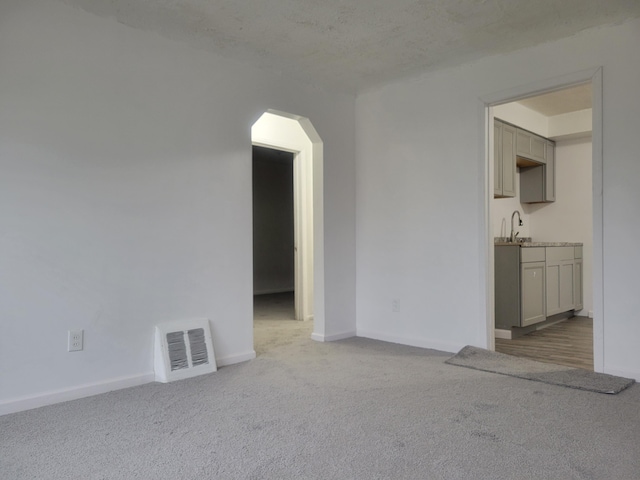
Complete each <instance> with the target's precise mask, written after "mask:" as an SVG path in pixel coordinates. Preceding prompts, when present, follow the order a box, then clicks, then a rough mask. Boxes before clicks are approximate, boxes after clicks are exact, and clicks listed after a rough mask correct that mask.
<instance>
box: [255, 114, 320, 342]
mask: <svg viewBox="0 0 640 480" xmlns="http://www.w3.org/2000/svg"><path fill="white" fill-rule="evenodd" d="M251 143H252V145H256V146H262V147H268V148H274V149H277V150H283V151H287V152H291V153H293V154H294V160H293V168H294V230H295V232H294V237H295V239H294V243H295V247H294V252H295V254H294V255H295V256H294V258H295V261H294V264H295V267H294V269H295V274H294V276H295V299H296V300H295V301H296V318H297V319H299V320H313V335H312V338H314V339H315V340H320V341H323V340H324V334H325V324H324V222H323V209H322V206H323V182H322V175H323V168H322V167H323V163H322V160H323V159H322V154H323V145H322V140H321V139H320V137H319V135H318V134H317V132H316V130H315V128H314V127H313V125H312V124H311V122H310V121H309V119H307V118H305V117H300V116H298V115H294V114H290V113H286V112H280V111H277V110H271V109H270V110H267V111H266V112H264V113H263V114H262V115H261V116H260V118H259V119H258V120H257V121H256V122H255V123H254V124H253V126H252V127H251Z"/></svg>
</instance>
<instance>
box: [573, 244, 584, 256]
mask: <svg viewBox="0 0 640 480" xmlns="http://www.w3.org/2000/svg"><path fill="white" fill-rule="evenodd" d="M573 248H574V250H573V258H582V247H573Z"/></svg>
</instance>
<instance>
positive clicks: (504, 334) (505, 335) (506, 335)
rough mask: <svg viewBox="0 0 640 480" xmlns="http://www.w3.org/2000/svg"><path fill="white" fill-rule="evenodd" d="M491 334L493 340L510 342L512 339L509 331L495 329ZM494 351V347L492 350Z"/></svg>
mask: <svg viewBox="0 0 640 480" xmlns="http://www.w3.org/2000/svg"><path fill="white" fill-rule="evenodd" d="M493 332H494V336H495V338H501V339H503V340H511V339H512V338H513V333H512V332H511V330H502V329H500V328H496V329H494V331H493ZM494 343H495V342H494ZM494 349H495V347H494V348H493V349H492V350H494Z"/></svg>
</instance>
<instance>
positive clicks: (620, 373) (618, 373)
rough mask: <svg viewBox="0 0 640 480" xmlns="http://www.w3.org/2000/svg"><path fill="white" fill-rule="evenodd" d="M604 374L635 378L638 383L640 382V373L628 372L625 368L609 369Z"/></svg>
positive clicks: (636, 371)
mask: <svg viewBox="0 0 640 480" xmlns="http://www.w3.org/2000/svg"><path fill="white" fill-rule="evenodd" d="M603 373H606V374H607V375H615V376H616V377H624V378H633V379H634V380H635V381H636V382H640V371H638V370H627V369H625V368H607V370H606V371H605V372H603Z"/></svg>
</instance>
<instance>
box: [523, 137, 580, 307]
mask: <svg viewBox="0 0 640 480" xmlns="http://www.w3.org/2000/svg"><path fill="white" fill-rule="evenodd" d="M591 157H592V155H591V140H590V139H579V140H567V141H562V142H557V143H556V201H555V202H553V203H548V204H540V205H532V206H531V209H532V213H531V215H530V220H531V223H532V227H531V228H532V231H533V233H534V240H535V241H539V242H582V243H583V244H584V247H583V258H584V262H583V269H584V271H583V285H584V291H583V297H584V309H583V311H582V312H579V313H578V314H580V315H587V314H588V313H589V312H590V311H592V310H593V207H592V192H591V186H592V168H591Z"/></svg>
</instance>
